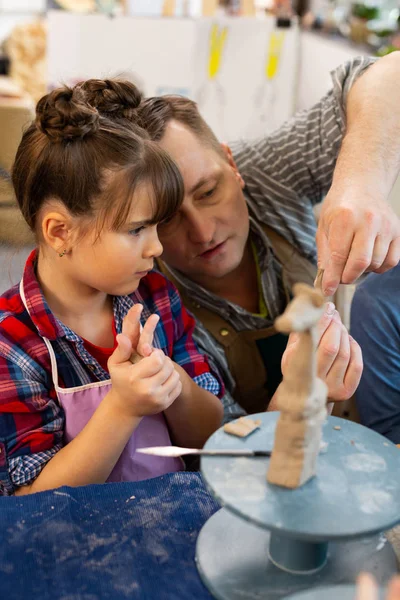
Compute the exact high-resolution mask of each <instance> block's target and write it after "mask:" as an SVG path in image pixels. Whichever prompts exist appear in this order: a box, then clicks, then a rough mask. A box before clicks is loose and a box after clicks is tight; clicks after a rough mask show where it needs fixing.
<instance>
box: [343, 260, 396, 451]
mask: <svg viewBox="0 0 400 600" xmlns="http://www.w3.org/2000/svg"><path fill="white" fill-rule="evenodd" d="M399 298H400V268H399V267H396V268H395V269H392V271H389V272H387V273H385V274H383V275H369V276H368V277H367V279H366V280H365V281H364V282H363V283H362V284H360V286H359V287H358V288H357V290H356V293H355V296H354V299H353V303H352V309H351V334H352V336H353V337H354V338H355V340H357V342H358V343H359V344H360V346H361V350H362V353H363V360H364V371H363V375H362V377H361V382H360V385H359V386H358V389H357V392H356V402H357V408H358V411H359V414H360V419H361V423H362V424H363V425H366V426H367V427H370V428H371V429H374V430H375V431H377V432H379V433H381V434H382V435H384V436H386V437H387V438H389V439H390V440H391V441H392V442H394V443H396V444H400V301H399Z"/></svg>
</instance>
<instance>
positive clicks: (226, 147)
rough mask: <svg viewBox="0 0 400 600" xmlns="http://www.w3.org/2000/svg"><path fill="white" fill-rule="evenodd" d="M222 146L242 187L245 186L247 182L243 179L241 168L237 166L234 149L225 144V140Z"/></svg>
mask: <svg viewBox="0 0 400 600" xmlns="http://www.w3.org/2000/svg"><path fill="white" fill-rule="evenodd" d="M221 148H222V151H223V153H224V154H225V156H226V158H227V161H228V163H229V166H230V167H231V169H232V171H233V172H234V173H235V176H236V179H237V180H238V182H239V184H240V187H241V188H242V190H243V188H244V186H245V183H244V181H243V177H242V176H241V174H240V172H239V169H238V167H237V164H236V162H235V159H234V158H233V154H232V150H231V149H230V147H229V146H228V144H225V143H224V142H222V143H221Z"/></svg>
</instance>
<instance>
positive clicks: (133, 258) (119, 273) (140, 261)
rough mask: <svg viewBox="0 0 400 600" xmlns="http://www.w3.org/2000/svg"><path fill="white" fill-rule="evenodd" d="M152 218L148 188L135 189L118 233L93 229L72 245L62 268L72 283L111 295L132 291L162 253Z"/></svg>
mask: <svg viewBox="0 0 400 600" xmlns="http://www.w3.org/2000/svg"><path fill="white" fill-rule="evenodd" d="M152 216H153V208H152V203H151V199H150V196H149V189H148V187H147V186H145V185H142V186H139V187H138V188H137V190H136V191H135V196H134V199H133V202H132V209H131V210H130V212H129V215H128V219H127V222H126V223H125V225H123V226H122V227H121V228H120V229H119V230H118V231H112V230H110V229H109V227H108V226H107V225H105V226H104V228H103V230H102V231H101V233H100V235H99V234H98V232H97V231H96V227H95V226H93V229H92V230H89V232H88V233H87V234H86V235H85V236H84V237H83V239H79V238H78V239H77V241H76V244H74V245H73V246H72V248H71V250H70V252H69V255H68V259H69V260H68V261H65V266H67V262H68V272H69V275H70V276H71V277H72V278H73V279H74V280H75V283H77V284H78V285H81V286H82V288H84V287H86V288H91V289H92V290H97V291H100V292H104V293H106V294H110V295H113V296H123V295H126V294H130V293H132V292H133V291H135V290H136V289H137V287H138V285H139V282H140V279H141V278H142V277H144V276H145V275H147V273H148V272H149V271H150V270H151V269H152V268H153V262H154V258H155V257H157V256H160V254H161V253H162V246H161V243H160V241H159V239H158V235H157V225H149V222H150V220H151V218H152ZM60 260H64V258H62V259H60Z"/></svg>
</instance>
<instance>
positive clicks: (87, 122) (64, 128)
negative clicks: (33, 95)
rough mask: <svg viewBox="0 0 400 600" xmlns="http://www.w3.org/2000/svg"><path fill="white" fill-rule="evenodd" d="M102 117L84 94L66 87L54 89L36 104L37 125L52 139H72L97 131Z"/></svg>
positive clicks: (62, 140)
mask: <svg viewBox="0 0 400 600" xmlns="http://www.w3.org/2000/svg"><path fill="white" fill-rule="evenodd" d="M99 121H100V116H99V113H98V111H97V110H96V109H95V108H94V107H93V106H90V105H89V104H88V103H87V102H86V101H85V98H84V94H83V93H82V92H81V91H80V90H79V89H78V88H74V89H71V88H69V87H67V86H64V87H62V88H58V89H56V90H53V91H52V92H50V93H49V94H47V95H46V96H43V98H41V99H40V100H39V102H38V103H37V106H36V125H37V126H38V127H39V129H40V130H41V131H42V132H43V133H44V134H46V135H47V137H48V138H49V139H50V140H51V141H52V142H64V141H72V140H75V139H82V138H84V137H85V136H87V135H90V134H94V133H96V132H97V131H98V129H99Z"/></svg>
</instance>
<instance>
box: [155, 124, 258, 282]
mask: <svg viewBox="0 0 400 600" xmlns="http://www.w3.org/2000/svg"><path fill="white" fill-rule="evenodd" d="M159 143H160V146H162V148H164V150H166V151H167V152H168V153H169V154H170V155H171V156H172V158H173V159H174V160H175V162H176V163H177V165H178V167H179V169H180V171H181V173H182V177H183V181H184V185H185V198H184V201H183V204H182V206H181V208H180V209H179V212H178V213H177V214H176V215H175V216H174V217H173V219H172V220H171V221H170V222H169V223H166V224H162V225H160V226H159V229H158V231H159V237H160V241H161V243H162V245H163V247H164V252H163V254H162V258H163V260H165V262H166V263H167V264H168V265H170V266H171V267H173V268H175V269H178V270H179V271H181V272H182V273H184V274H185V275H187V276H188V277H190V278H191V279H193V280H194V281H197V282H198V283H200V284H204V283H206V281H207V280H209V279H210V278H215V279H220V278H223V277H224V276H226V275H228V274H229V273H231V272H232V271H234V270H235V269H236V268H237V267H238V266H239V265H240V263H241V261H242V259H243V254H244V249H245V246H246V242H247V238H248V235H249V216H248V211H247V205H246V202H245V199H244V196H243V187H244V183H243V180H242V178H241V177H240V174H239V173H238V171H237V168H236V165H235V163H234V161H233V159H232V156H231V154H230V151H229V149H228V148H226V150H225V152H226V158H225V157H224V156H222V155H220V154H219V153H218V152H216V151H215V150H214V149H213V148H212V147H211V146H208V145H206V144H205V143H204V142H203V141H201V140H200V139H199V138H198V137H196V135H195V134H193V133H192V132H191V131H190V130H189V129H188V128H186V127H185V126H184V125H182V124H180V123H178V122H176V121H172V122H170V123H169V124H168V127H167V129H166V132H165V135H164V137H163V138H162V140H161V141H160V142H159Z"/></svg>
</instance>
